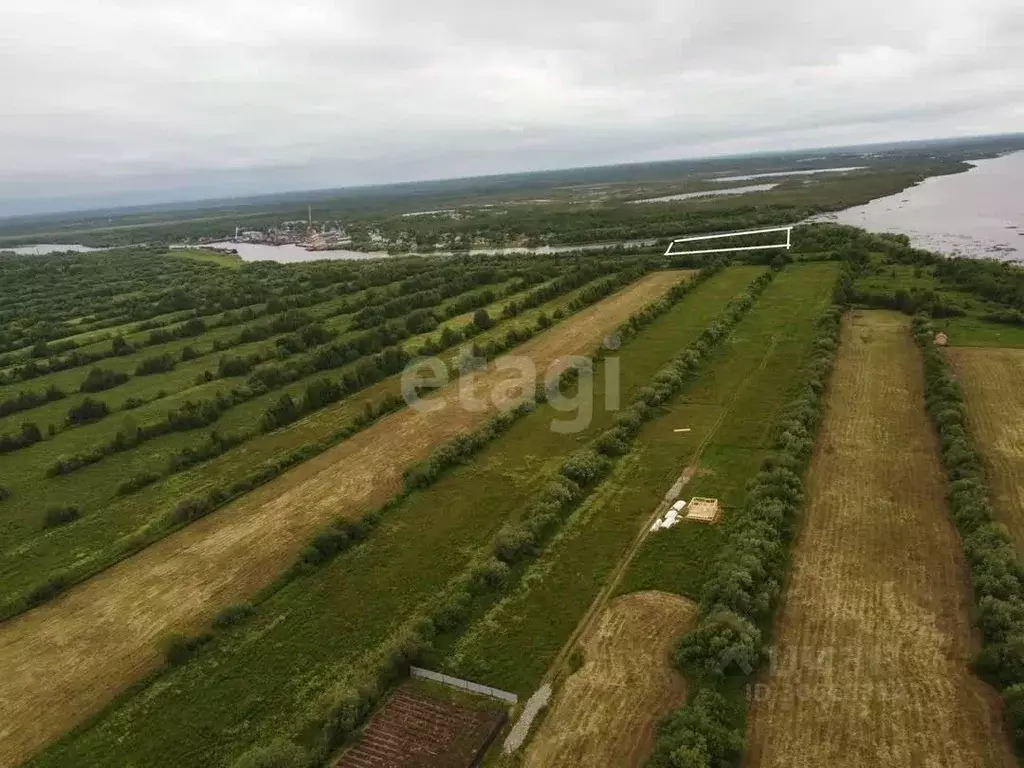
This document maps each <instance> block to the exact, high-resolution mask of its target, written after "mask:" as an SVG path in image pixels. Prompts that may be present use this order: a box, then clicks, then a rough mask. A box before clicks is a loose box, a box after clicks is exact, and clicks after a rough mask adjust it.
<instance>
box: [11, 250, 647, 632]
mask: <svg viewBox="0 0 1024 768" xmlns="http://www.w3.org/2000/svg"><path fill="white" fill-rule="evenodd" d="M645 270H646V266H644V265H641V266H639V267H636V268H634V269H631V270H628V271H624V272H620V273H617V274H615V275H612V276H611V277H609V278H607V279H606V280H604V281H602V282H601V283H600V284H597V285H596V286H594V288H595V290H594V291H593V292H592V295H593V296H595V297H596V298H593V299H591V300H590V303H593V302H595V301H597V300H598V299H599V298H600V297H601V296H605V295H608V294H609V293H611V292H612V291H614V290H615V289H616V288H617V287H619V286H621V285H622V284H625V283H628V282H632V281H633V280H635V279H637V278H638V277H639V276H640V275H641V274H642V273H643V272H644V271H645ZM586 305H587V302H586V301H584V300H581V299H580V297H576V299H575V300H574V306H575V307H576V309H581V308H583V307H584V306H586ZM544 327H546V325H545V326H544ZM531 335H532V334H531ZM504 349H505V347H504V346H503V344H502V342H500V341H498V340H495V341H493V342H491V343H489V344H488V345H487V347H486V348H485V349H479V350H478V351H479V352H480V353H481V354H483V353H485V352H489V353H491V354H495V355H496V354H500V352H501V351H503V350H504ZM405 404H406V403H405V399H404V398H403V397H400V396H397V395H387V396H385V397H384V398H383V399H382V400H381V401H380V402H378V403H372V402H367V403H366V407H365V409H364V410H363V411H362V412H361V413H360V414H359V415H357V416H356V417H355V418H354V419H353V421H352V422H351V423H350V424H349V425H348V426H346V427H343V428H342V429H341V430H339V431H338V432H336V433H335V434H333V435H332V436H331V437H330V438H329V439H328V440H326V441H324V442H317V443H307V444H306V445H304V446H302V447H301V448H299V449H297V450H295V451H293V452H292V453H290V454H289V455H287V456H285V457H282V458H280V459H277V460H275V461H273V462H270V463H268V464H266V465H264V466H263V467H262V468H261V469H259V470H258V471H256V472H253V473H251V474H250V475H248V476H247V477H245V478H243V479H242V480H239V481H237V482H236V483H234V484H233V485H232V486H231V487H230V489H227V490H225V489H214V490H212V491H210V492H209V493H208V494H207V495H206V496H204V497H197V498H190V499H186V500H184V501H182V502H181V503H180V504H179V505H178V506H176V507H175V509H174V510H172V511H171V512H170V513H169V514H168V516H167V517H166V519H165V525H164V526H163V528H162V529H160V528H154V529H152V530H151V531H150V532H149V533H147V534H145V535H144V536H143V537H140V538H137V539H133V540H129V541H128V542H127V543H126V544H125V547H124V550H123V551H122V555H123V556H128V555H130V554H132V553H134V552H137V551H139V550H140V549H142V548H144V547H145V546H147V545H148V544H150V543H152V542H153V541H155V540H157V539H159V538H160V537H161V536H162V535H164V532H165V531H166V530H168V529H172V528H175V527H178V526H180V525H182V524H185V523H187V522H191V521H193V520H196V519H198V518H199V517H203V516H205V515H207V514H209V513H210V512H212V511H214V510H215V509H217V508H218V507H220V506H223V505H224V504H226V503H228V502H229V501H231V500H233V499H234V498H237V497H238V496H240V495H242V494H244V493H247V492H249V491H251V490H253V489H255V488H257V487H259V486H261V485H263V484H265V483H267V482H269V481H270V480H272V479H274V478H275V477H277V476H278V475H280V474H282V473H283V472H285V471H286V470H288V469H290V468H292V467H294V466H296V465H297V464H300V463H302V462H304V461H308V460H309V459H311V458H313V457H314V456H317V455H319V454H320V453H322V452H323V451H325V450H327V449H328V448H329V447H331V446H332V445H334V444H336V443H338V442H340V441H341V440H344V439H347V438H348V437H350V436H351V435H353V434H355V433H357V432H359V431H360V430H362V429H364V428H365V427H366V426H368V425H369V424H370V423H372V422H373V421H375V420H376V419H378V418H380V417H382V416H384V415H386V414H388V413H391V412H393V411H396V410H398V409H400V408H402V407H404V406H405ZM119 434H120V433H119ZM239 442H240V441H239ZM234 444H235V445H237V443H234ZM198 450H200V451H203V449H198ZM207 450H208V451H209V452H208V453H206V456H207V457H209V458H213V456H214V455H215V454H214V452H213V451H212V450H211V449H209V448H208V449H207ZM176 459H177V460H182V457H172V459H171V461H172V462H174V461H175V460H176ZM204 460H205V457H204ZM184 461H185V462H187V459H184ZM51 471H53V470H51ZM72 471H73V470H72ZM152 482H154V480H153V479H152V477H151V476H150V475H149V474H147V475H145V476H142V475H140V476H139V477H137V478H130V479H129V480H127V481H126V482H125V483H123V484H122V486H120V487H119V489H118V492H119V493H124V494H127V493H132V492H134V491H135V490H138V489H139V488H142V487H144V486H145V485H149V484H150V483H152ZM122 489H123V490H122ZM179 507H180V509H179ZM86 575H88V574H71V573H69V572H66V571H61V572H58V573H56V574H54V575H53V576H52V577H51V578H50V579H48V580H47V581H46V582H45V583H43V584H41V585H39V586H37V587H35V588H33V589H32V590H30V591H29V593H27V594H26V596H25V597H24V598H23V599H22V600H20V601H17V602H15V603H12V604H8V605H6V606H0V620H4V619H6V618H9V617H10V616H12V615H16V614H17V613H20V612H21V611H22V610H24V609H25V608H26V607H32V606H34V605H38V604H40V603H42V602H46V601H48V600H51V599H53V598H54V597H56V596H57V595H59V594H60V593H61V592H63V591H64V590H65V589H67V588H68V587H69V586H71V585H72V584H73V583H75V582H77V581H79V580H80V579H81V578H84V577H85V576H86Z"/></svg>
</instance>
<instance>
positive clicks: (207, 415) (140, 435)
mask: <svg viewBox="0 0 1024 768" xmlns="http://www.w3.org/2000/svg"><path fill="white" fill-rule="evenodd" d="M250 397H252V393H251V392H249V391H247V390H245V389H233V390H231V392H228V393H224V392H218V393H217V394H216V395H214V396H213V397H212V398H209V399H206V400H199V401H196V402H193V401H191V400H186V401H185V402H184V403H183V404H182V405H180V406H179V407H178V408H175V409H174V410H171V411H168V412H167V414H166V416H165V417H164V419H163V420H162V421H157V422H154V423H152V424H146V425H143V426H141V427H139V426H136V427H134V429H132V430H128V431H124V430H118V432H117V434H115V435H114V437H113V439H111V440H109V441H108V442H106V443H103V444H102V445H99V446H97V447H96V448H93V449H92V450H90V451H86V452H84V453H79V454H75V455H72V456H61V457H60V458H58V459H57V460H56V461H55V462H54V463H53V464H52V465H51V466H50V467H49V469H47V475H48V476H49V477H56V476H58V475H69V474H71V473H72V472H77V471H78V470H79V469H82V468H83V467H88V466H91V465H93V464H96V463H98V462H100V461H102V460H103V459H105V458H106V457H107V456H112V455H114V454H115V453H122V452H124V451H128V450H131V449H132V448H135V447H136V446H138V445H140V444H142V443H144V442H147V441H149V440H153V439H155V438H157V437H160V436H162V435H167V434H170V433H171V432H187V431H189V430H192V429H200V428H202V427H205V426H208V425H210V424H212V423H213V422H215V421H217V419H219V418H220V417H221V415H222V414H223V413H224V412H225V411H227V410H228V409H230V408H233V407H234V406H235V405H238V404H239V403H242V402H245V401H246V400H248V399H249V398H250ZM86 402H88V403H89V405H88V408H87V406H86ZM86 402H83V403H82V405H81V406H79V407H78V410H79V411H82V412H83V413H82V414H79V418H80V419H82V420H81V421H78V422H76V423H86V421H87V420H88V419H86V415H83V414H91V415H92V416H93V417H94V418H92V419H91V420H93V421H95V419H96V418H99V417H100V414H102V415H106V413H107V412H108V411H107V404H106V403H104V402H102V401H95V400H92V401H90V399H89V398H86Z"/></svg>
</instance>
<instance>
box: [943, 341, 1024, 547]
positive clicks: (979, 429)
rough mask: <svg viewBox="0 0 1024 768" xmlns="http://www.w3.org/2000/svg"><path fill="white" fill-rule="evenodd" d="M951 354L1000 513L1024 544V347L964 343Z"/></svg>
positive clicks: (948, 351)
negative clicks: (1001, 347) (1010, 347)
mask: <svg viewBox="0 0 1024 768" xmlns="http://www.w3.org/2000/svg"><path fill="white" fill-rule="evenodd" d="M947 355H948V359H949V363H950V365H951V366H952V367H953V371H954V372H955V373H956V376H957V379H958V380H959V381H960V384H961V386H962V387H963V390H964V395H965V397H966V400H967V420H968V423H969V425H970V429H971V433H972V434H973V435H974V437H975V439H976V440H977V441H978V447H979V448H981V451H982V453H983V454H984V456H985V462H986V465H987V469H988V476H989V483H990V486H991V491H992V502H993V506H994V508H995V512H996V515H998V517H999V520H1000V522H1003V523H1005V524H1006V526H1007V527H1008V528H1009V529H1010V533H1011V534H1013V538H1014V540H1015V541H1016V542H1017V547H1018V548H1019V549H1022V550H1024V388H1022V387H1021V383H1022V382H1024V349H986V348H980V347H978V348H966V347H964V348H959V349H949V350H947Z"/></svg>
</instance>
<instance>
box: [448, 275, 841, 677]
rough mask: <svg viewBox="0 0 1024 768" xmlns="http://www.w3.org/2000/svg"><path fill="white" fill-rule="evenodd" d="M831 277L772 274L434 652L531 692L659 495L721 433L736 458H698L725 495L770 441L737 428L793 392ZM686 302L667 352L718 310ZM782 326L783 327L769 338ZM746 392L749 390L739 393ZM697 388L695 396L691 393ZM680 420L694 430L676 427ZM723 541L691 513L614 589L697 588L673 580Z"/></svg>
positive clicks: (696, 570) (706, 560)
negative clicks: (534, 554)
mask: <svg viewBox="0 0 1024 768" xmlns="http://www.w3.org/2000/svg"><path fill="white" fill-rule="evenodd" d="M835 277H836V265H835V264H816V265H809V266H796V265H794V266H790V267H787V269H786V270H784V271H783V272H782V273H780V274H779V275H778V276H777V277H776V278H775V280H774V281H773V282H772V283H771V284H770V285H769V286H768V287H767V288H766V289H765V291H764V293H762V294H761V297H760V298H759V299H758V303H757V304H756V305H755V306H754V307H753V308H752V309H751V311H750V313H749V314H748V315H747V316H746V317H745V318H743V319H742V320H741V321H740V322H739V324H738V325H737V326H736V328H735V329H734V331H733V333H732V335H731V336H730V338H729V339H728V340H727V341H726V342H725V344H726V347H725V349H723V350H722V351H720V352H719V353H717V355H716V356H715V357H713V358H712V359H711V361H710V363H709V364H708V365H707V367H706V368H705V369H704V370H703V371H702V372H701V373H700V375H699V376H698V378H697V379H696V380H694V381H693V382H691V383H690V384H689V385H688V386H687V388H686V389H684V394H683V395H682V396H681V397H680V398H678V399H677V400H676V401H675V402H674V403H672V404H670V405H668V406H664V407H663V410H664V412H663V414H662V415H660V416H659V417H658V418H656V419H655V420H653V421H651V422H648V423H647V424H646V425H644V427H643V428H642V430H641V432H640V434H639V435H638V437H637V438H636V440H635V442H634V448H633V451H632V452H631V454H630V455H629V456H627V457H625V458H623V459H622V460H620V461H619V463H618V464H617V466H616V467H615V469H614V470H613V472H612V474H611V475H610V477H609V478H608V479H607V480H605V482H603V483H602V484H601V485H600V486H599V487H598V488H597V490H596V491H595V492H594V493H593V494H592V495H591V497H590V498H589V499H588V500H587V501H586V502H585V503H584V504H583V505H581V506H580V508H579V509H578V510H577V511H576V512H574V513H573V515H572V516H571V517H570V518H569V520H568V522H567V523H566V525H565V526H564V527H563V529H562V530H561V531H560V532H559V533H558V535H557V536H556V537H555V538H554V539H553V540H552V542H551V543H550V544H549V545H548V547H547V548H546V550H545V551H544V552H543V553H542V555H541V556H540V557H539V558H538V560H537V561H536V562H535V563H534V564H533V565H531V566H530V567H529V568H528V569H527V571H526V573H525V574H524V576H523V578H522V580H521V581H520V583H519V584H518V586H517V587H516V589H515V590H513V591H512V592H511V593H510V594H509V596H508V597H506V598H505V599H503V600H502V601H500V602H499V603H498V604H497V605H495V606H494V607H493V608H492V609H490V610H489V611H487V612H486V613H485V614H484V615H482V616H481V617H480V618H479V619H478V620H477V621H476V622H475V623H474V624H473V625H472V626H471V627H470V629H469V630H468V631H467V632H466V633H465V635H464V636H463V637H462V638H460V639H459V640H458V642H456V643H455V644H454V645H453V646H452V647H451V648H450V649H449V650H448V652H447V654H446V655H445V656H444V658H443V659H440V661H442V663H443V664H444V666H445V668H446V669H447V670H448V671H450V672H452V673H454V674H459V675H463V676H466V677H469V678H470V679H474V680H479V681H480V682H483V683H486V684H488V685H494V686H495V687H498V688H503V689H506V690H511V691H514V692H516V693H518V694H519V695H520V696H529V695H531V694H532V693H533V691H534V690H536V688H537V687H538V686H539V684H540V682H541V680H542V679H543V678H544V677H545V675H546V674H547V673H548V671H549V669H550V667H551V665H552V662H553V661H554V660H555V658H556V657H557V656H558V655H559V652H560V651H561V650H562V649H563V647H564V646H565V644H566V643H567V642H568V641H569V640H570V638H571V636H572V634H573V632H574V630H575V629H576V628H577V626H578V624H579V622H580V621H581V619H583V617H584V615H585V614H586V613H587V611H588V609H589V608H590V607H591V605H592V603H593V601H594V600H595V598H596V597H597V596H598V595H599V593H600V592H601V591H602V589H603V588H605V587H606V586H607V585H608V581H609V578H610V576H611V574H612V573H613V571H614V570H615V568H616V566H617V564H618V563H619V562H620V560H621V559H622V558H623V556H624V555H625V554H626V553H627V551H628V550H629V548H630V546H631V544H632V543H633V541H634V539H635V538H636V536H637V534H638V532H639V531H641V530H642V529H644V528H645V527H646V526H647V524H648V523H649V520H650V517H651V515H652V513H653V512H654V511H655V508H656V507H657V506H658V504H659V502H661V500H662V497H663V496H664V495H665V493H666V492H667V491H668V490H669V488H670V487H671V486H672V485H673V483H674V482H675V481H676V480H677V478H678V477H679V476H680V475H681V474H682V473H683V472H684V470H686V469H687V467H689V466H690V465H691V464H693V463H694V462H695V460H696V458H697V452H698V451H699V450H700V448H701V446H702V445H703V444H704V443H705V441H706V440H708V439H709V438H713V437H714V435H716V434H725V435H727V436H730V437H729V439H730V440H732V441H736V442H739V441H741V440H742V441H743V442H739V445H738V446H737V448H736V450H735V454H736V456H737V457H738V458H731V456H730V454H729V453H728V452H727V449H728V447H729V445H730V444H723V445H722V447H721V449H720V450H719V452H718V453H717V454H716V455H715V457H714V463H705V462H704V461H703V460H702V461H701V462H700V471H699V473H698V474H699V475H701V476H702V479H703V480H704V482H705V485H704V488H705V490H706V491H707V490H715V491H716V492H719V491H722V490H724V489H727V488H731V489H734V490H733V492H731V493H728V494H725V496H726V497H727V498H729V499H731V498H733V497H735V496H736V494H737V493H738V494H740V495H741V494H742V489H743V486H744V484H745V483H746V481H747V479H748V478H749V477H751V476H752V475H753V474H754V472H756V470H757V464H758V463H759V461H760V458H761V456H762V455H763V453H764V450H765V449H764V447H763V446H762V447H760V448H759V449H757V448H752V446H757V443H756V440H755V442H746V440H747V437H746V436H744V437H737V435H739V431H738V430H739V429H740V428H741V426H742V425H751V427H750V429H751V430H752V431H753V433H754V435H753V437H750V438H749V439H751V440H754V439H755V438H756V437H757V436H758V435H761V434H762V432H763V430H762V427H761V425H762V421H761V420H762V419H767V420H770V419H771V418H772V417H773V414H774V413H775V409H776V408H778V407H779V406H780V404H782V403H784V402H785V401H786V399H787V398H788V397H789V395H790V393H791V389H792V387H793V386H794V384H795V382H797V381H798V380H799V372H800V366H801V360H802V356H803V355H804V354H806V351H807V349H808V348H809V345H810V342H811V340H812V338H813V319H814V318H815V317H816V316H817V314H818V313H819V312H820V311H821V308H822V307H823V306H824V305H825V304H827V302H828V300H829V296H830V293H831V289H832V286H833V284H834V281H835ZM688 304H689V301H684V302H682V303H681V304H680V305H679V306H678V307H677V308H676V310H675V311H674V313H671V314H676V315H678V316H679V320H678V321H677V322H678V323H680V324H681V325H682V326H683V327H684V328H685V327H686V323H687V322H688V321H689V320H690V319H692V320H693V325H692V326H690V327H689V329H688V331H686V332H681V333H680V334H679V335H678V337H677V338H678V342H679V344H678V346H676V347H675V349H673V350H672V351H671V352H670V353H669V354H670V355H674V354H678V353H679V352H681V351H682V350H683V349H684V348H685V347H686V345H687V344H688V343H689V342H690V341H692V340H693V339H695V338H696V337H697V336H698V335H699V333H700V330H701V329H702V328H703V327H704V326H705V325H707V323H708V322H709V321H710V320H711V319H713V317H714V315H712V316H711V317H700V318H698V317H693V316H692V315H691V314H689V313H688V312H687V309H686V308H687V305H688ZM684 318H685V319H684ZM663 319H665V318H663ZM651 330H652V331H653V330H654V327H652V329H651ZM778 334H782V335H783V338H780V339H778V340H776V343H775V344H774V345H773V344H772V343H771V341H772V338H773V337H774V336H776V335H778ZM766 359H767V361H768V362H767V363H766V364H765V365H763V366H762V363H765V361H766ZM623 370H624V371H626V370H627V367H626V364H625V362H624V363H623ZM725 370H727V371H728V375H725V374H724V371H725ZM741 391H742V392H744V393H747V394H746V395H745V396H744V397H739V398H737V397H736V395H737V392H741ZM696 393H699V397H700V398H701V401H698V402H694V399H695V398H696V397H698V394H696ZM741 409H742V410H741ZM677 428H688V429H691V430H692V431H691V432H688V433H677V432H675V429H677ZM716 430H717V432H716ZM710 442H711V443H712V444H715V443H714V440H711V441H710ZM705 455H707V454H705ZM712 473H714V474H712ZM712 478H714V484H713V485H712V483H711V480H712ZM697 479H698V478H694V480H693V481H692V482H691V483H690V484H689V485H687V486H686V488H685V490H684V492H683V495H684V496H685V497H686V498H689V497H690V496H691V495H697V491H695V490H693V485H694V484H695V483H696V482H697ZM712 495H714V494H712ZM726 520H728V512H727V513H726ZM722 540H723V533H722V528H721V527H720V526H706V525H701V524H698V523H686V522H684V523H681V524H680V525H678V526H677V527H676V528H673V529H671V530H668V531H659V532H658V533H657V534H656V535H652V536H648V538H647V540H646V541H645V542H644V544H643V546H642V548H641V549H640V552H639V554H638V555H637V557H636V560H634V561H633V562H634V565H635V566H636V567H631V568H629V569H628V570H627V571H626V574H625V578H624V581H623V585H622V587H621V588H620V590H619V591H620V593H622V592H630V591H634V590H659V589H661V590H662V591H675V592H679V593H681V594H688V595H689V596H691V597H694V596H695V594H696V591H697V590H696V589H695V588H687V589H685V590H684V589H682V588H680V583H681V582H685V583H687V584H688V583H690V582H691V581H693V580H695V578H696V577H699V575H700V574H701V573H702V572H703V570H705V569H706V568H707V567H708V565H709V564H710V562H711V561H712V560H713V558H714V556H715V555H716V554H717V552H718V550H719V547H720V546H721V543H722ZM691 574H696V576H695V577H691ZM665 585H667V586H668V589H665Z"/></svg>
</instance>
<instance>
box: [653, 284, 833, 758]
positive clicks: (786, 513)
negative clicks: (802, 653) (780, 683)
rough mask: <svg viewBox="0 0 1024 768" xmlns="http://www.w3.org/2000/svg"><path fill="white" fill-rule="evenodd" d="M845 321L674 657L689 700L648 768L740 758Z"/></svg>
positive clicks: (790, 416)
mask: <svg viewBox="0 0 1024 768" xmlns="http://www.w3.org/2000/svg"><path fill="white" fill-rule="evenodd" d="M842 312H843V309H842V307H841V306H840V305H839V304H833V305H832V306H831V307H829V308H828V309H827V310H826V311H825V312H824V313H823V315H822V316H821V317H820V318H819V320H818V327H817V334H816V337H815V340H814V344H813V353H812V357H811V360H810V362H809V363H808V365H807V367H806V369H805V378H804V383H803V386H802V388H801V390H800V392H799V394H798V395H797V396H796V398H795V399H793V400H792V401H791V402H789V403H788V404H787V406H786V407H785V408H784V409H783V411H782V413H781V416H780V418H779V420H778V422H777V423H776V425H775V428H774V431H773V436H774V451H773V452H772V454H771V455H770V456H768V457H767V458H766V459H765V460H764V462H763V463H762V465H761V469H760V471H759V472H758V474H757V475H756V476H755V478H754V479H753V480H752V481H751V483H750V484H749V486H748V492H747V496H746V498H745V500H744V504H743V510H742V512H741V514H738V515H737V516H736V527H735V529H734V531H733V533H732V535H731V537H730V541H729V544H728V546H727V548H726V551H725V552H724V553H723V554H722V556H721V557H720V558H719V559H718V561H717V563H716V565H715V568H714V572H713V573H712V575H711V577H710V579H709V581H708V583H707V585H706V586H705V588H704V591H703V594H702V597H701V601H700V614H699V619H698V623H697V626H696V628H695V629H694V630H693V631H692V632H690V633H689V634H687V635H686V636H685V637H683V638H682V642H681V643H680V645H679V646H678V648H677V650H676V653H675V661H676V664H677V665H678V667H679V668H680V669H681V670H682V672H683V674H684V675H686V677H687V679H688V681H689V682H690V685H691V688H690V690H691V695H690V697H689V699H688V700H687V702H686V704H685V705H684V706H683V707H682V708H681V709H679V710H677V711H676V712H674V713H672V714H670V715H669V716H668V717H667V718H666V719H665V721H664V722H663V723H662V724H661V725H660V727H659V731H658V737H657V740H656V744H655V749H654V752H653V755H652V757H651V759H650V761H649V763H648V765H650V766H657V768H684V767H685V768H690V767H691V766H704V767H706V766H730V765H734V764H735V763H736V762H737V761H738V760H739V758H740V756H741V755H742V753H743V748H744V743H745V737H746V702H745V701H744V700H741V699H739V694H737V691H740V690H742V683H743V682H744V681H746V682H749V681H751V680H752V679H753V677H754V676H755V675H756V674H757V672H758V669H759V668H760V667H761V665H762V664H763V662H764V661H765V659H766V658H767V654H768V647H767V643H768V640H769V638H768V637H767V636H766V634H765V633H764V632H762V629H761V628H762V627H767V626H770V622H771V617H772V615H773V614H774V611H775V608H776V605H777V603H778V600H779V597H780V592H781V585H782V584H783V583H784V580H785V574H786V569H787V567H788V563H789V547H790V544H791V542H792V540H793V536H794V533H795V528H796V523H797V518H798V516H799V513H800V509H801V506H802V504H803V479H802V475H803V472H804V470H805V468H806V466H807V464H808V462H809V460H810V457H811V451H812V447H813V444H814V436H815V434H816V432H817V429H818V426H819V425H820V422H821V418H822V414H823V412H824V406H825V403H824V393H825V387H826V383H827V380H828V377H829V374H830V372H831V370H832V366H833V363H834V362H835V356H836V350H837V349H838V345H839V335H840V332H841V322H842Z"/></svg>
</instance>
